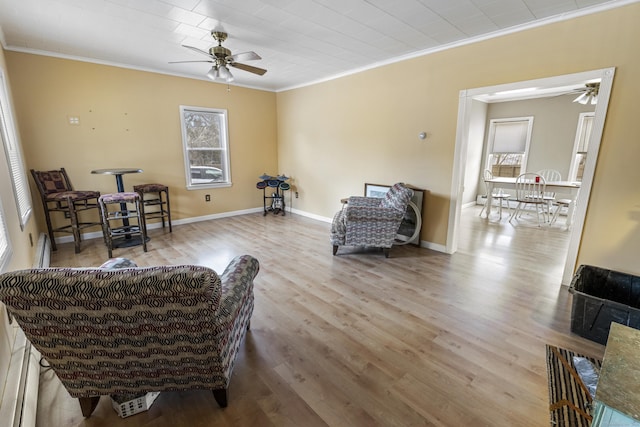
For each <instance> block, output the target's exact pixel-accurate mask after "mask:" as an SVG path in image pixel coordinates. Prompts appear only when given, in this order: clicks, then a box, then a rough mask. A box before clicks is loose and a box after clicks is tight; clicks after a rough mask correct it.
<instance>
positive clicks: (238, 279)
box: [218, 255, 260, 323]
mask: <svg viewBox="0 0 640 427" xmlns="http://www.w3.org/2000/svg"><path fill="white" fill-rule="evenodd" d="M259 269H260V264H259V262H258V260H257V259H255V258H254V257H252V256H251V255H240V256H237V257H235V258H234V259H233V260H231V262H230V263H229V265H228V266H227V268H225V270H224V273H222V275H221V276H220V280H221V282H222V297H221V301H220V305H219V308H218V321H219V322H220V323H225V320H224V319H222V318H221V317H228V319H226V320H227V321H229V320H233V318H234V316H235V313H236V312H237V311H238V309H239V308H240V307H239V304H240V302H241V301H244V300H245V299H247V297H249V298H250V299H251V300H253V279H254V278H255V277H256V275H257V274H258V270H259Z"/></svg>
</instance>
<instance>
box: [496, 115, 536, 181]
mask: <svg viewBox="0 0 640 427" xmlns="http://www.w3.org/2000/svg"><path fill="white" fill-rule="evenodd" d="M516 122H523V124H524V123H526V127H527V129H526V136H525V142H524V151H522V152H520V151H517V152H516V151H512V152H506V151H504V152H502V151H501V152H496V151H493V147H494V144H495V137H496V127H497V126H499V125H500V124H512V123H516ZM532 132H533V116H526V117H509V118H500V119H491V120H489V132H488V135H487V153H486V157H485V167H484V169H489V170H492V163H491V159H492V157H493V156H495V155H499V154H515V155H521V156H522V161H521V162H520V174H523V173H525V172H526V171H527V161H528V159H529V148H530V146H531V134H532ZM496 176H498V175H496Z"/></svg>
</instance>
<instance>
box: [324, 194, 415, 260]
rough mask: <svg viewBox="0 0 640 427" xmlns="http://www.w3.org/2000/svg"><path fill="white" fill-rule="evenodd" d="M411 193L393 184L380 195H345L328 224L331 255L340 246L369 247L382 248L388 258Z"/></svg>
mask: <svg viewBox="0 0 640 427" xmlns="http://www.w3.org/2000/svg"><path fill="white" fill-rule="evenodd" d="M412 196H413V191H412V190H411V189H409V188H407V187H406V186H405V185H404V184H402V183H397V184H395V185H393V186H392V187H391V188H390V189H389V191H388V192H387V194H386V195H385V197H383V198H376V197H360V196H351V197H349V200H348V202H347V204H346V205H345V206H344V207H343V208H342V210H340V211H338V212H337V213H336V214H335V215H334V217H333V222H332V224H331V244H332V245H333V254H334V255H335V254H336V253H337V252H338V247H339V246H343V245H345V246H370V247H376V248H383V250H384V255H385V257H387V258H388V257H389V251H390V249H391V246H392V245H393V242H394V240H395V238H396V234H397V232H398V229H399V228H400V224H401V223H402V219H403V218H404V214H405V212H406V210H407V206H408V204H409V201H411V197H412Z"/></svg>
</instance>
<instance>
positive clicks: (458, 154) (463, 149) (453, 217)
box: [446, 68, 615, 285]
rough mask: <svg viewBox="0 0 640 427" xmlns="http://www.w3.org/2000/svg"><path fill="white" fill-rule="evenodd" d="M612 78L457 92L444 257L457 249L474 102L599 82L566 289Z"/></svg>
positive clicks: (591, 76)
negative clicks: (456, 119)
mask: <svg viewBox="0 0 640 427" xmlns="http://www.w3.org/2000/svg"><path fill="white" fill-rule="evenodd" d="M614 74H615V68H605V69H600V70H593V71H585V72H582V73H575V74H566V75H561V76H555V77H548V78H544V79H537V80H528V81H522V82H515V83H508V84H503V85H497V86H487V87H481V88H474V89H465V90H462V91H460V97H459V102H458V124H457V130H456V146H455V153H454V165H453V176H452V182H451V199H450V200H451V202H450V206H449V224H450V226H449V227H448V233H447V244H446V252H447V253H454V252H456V251H457V249H458V236H459V227H460V215H461V211H462V206H463V197H462V196H463V193H464V182H465V171H466V166H467V165H466V159H467V151H468V150H469V149H470V147H469V132H470V123H471V116H472V106H473V102H474V101H483V102H486V100H487V99H490V98H491V97H493V96H502V97H503V98H502V99H507V98H508V97H509V96H512V97H513V98H512V99H516V98H517V97H522V93H528V95H527V96H528V97H530V98H534V97H536V93H539V94H540V95H538V96H548V94H549V93H550V92H552V91H553V90H554V89H555V90H560V89H562V88H567V87H572V86H575V85H580V84H584V83H585V82H587V81H593V80H599V81H600V90H599V94H598V103H597V105H596V108H595V112H594V120H593V127H592V129H591V136H590V140H589V144H588V149H587V156H586V161H585V164H584V171H583V176H582V185H581V189H580V193H579V194H578V199H577V203H576V210H575V217H574V222H573V225H572V227H571V230H570V237H569V248H568V252H567V258H566V261H565V266H564V272H563V275H562V281H561V283H562V284H563V285H569V283H570V282H571V278H572V277H573V273H574V271H575V267H576V262H577V258H578V250H579V247H580V240H581V236H582V230H583V227H584V219H585V216H586V212H587V205H588V202H589V196H590V194H591V185H592V184H593V175H594V172H595V166H596V162H597V158H598V152H599V150H600V141H601V138H602V131H603V129H604V122H605V119H606V115H607V108H608V105H609V97H610V94H611V86H612V84H613V77H614ZM542 94H544V95H542Z"/></svg>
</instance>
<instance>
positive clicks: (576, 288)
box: [569, 265, 640, 345]
mask: <svg viewBox="0 0 640 427" xmlns="http://www.w3.org/2000/svg"><path fill="white" fill-rule="evenodd" d="M569 292H571V293H573V304H572V307H571V332H574V333H576V334H578V335H580V336H581V337H584V338H587V339H590V340H591V341H595V342H597V343H600V344H603V345H606V344H607V338H608V337H609V329H610V328H611V322H616V323H621V324H623V325H627V326H629V327H631V328H635V329H640V277H638V276H633V275H631V274H627V273H620V272H618V271H613V270H606V269H604V268H600V267H593V266H591V265H581V266H580V267H578V271H576V274H575V275H574V276H573V280H571V287H570V288H569Z"/></svg>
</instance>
